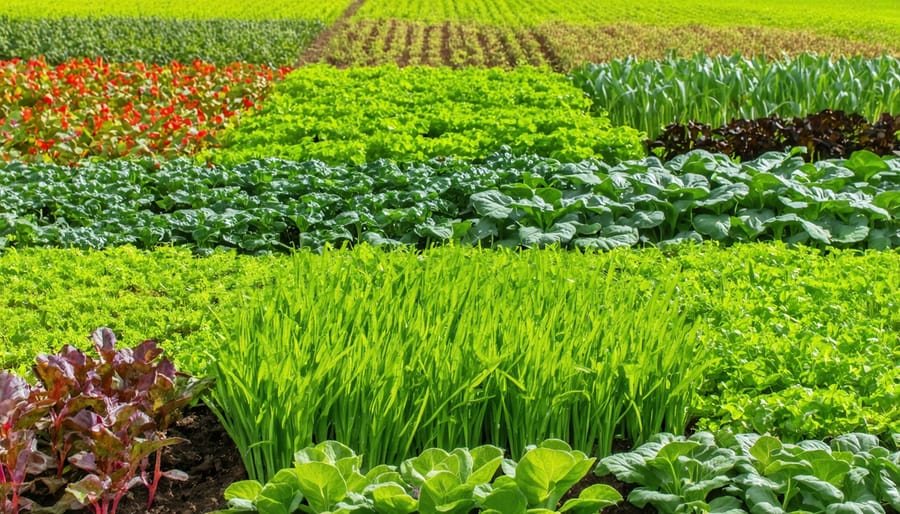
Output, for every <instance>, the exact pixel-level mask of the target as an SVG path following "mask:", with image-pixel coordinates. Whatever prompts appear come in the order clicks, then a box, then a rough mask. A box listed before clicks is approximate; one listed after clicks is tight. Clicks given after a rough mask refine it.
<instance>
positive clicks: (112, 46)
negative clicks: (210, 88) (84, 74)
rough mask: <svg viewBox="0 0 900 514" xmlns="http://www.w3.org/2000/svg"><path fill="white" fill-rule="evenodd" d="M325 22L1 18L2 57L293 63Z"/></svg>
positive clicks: (282, 64)
mask: <svg viewBox="0 0 900 514" xmlns="http://www.w3.org/2000/svg"><path fill="white" fill-rule="evenodd" d="M324 26H325V25H324V24H323V23H322V22H319V21H306V20H238V19H215V20H177V19H167V18H129V17H103V18H75V17H66V18H26V19H16V18H6V17H2V16H0V60H4V59H12V58H16V57H18V58H24V59H28V58H32V57H37V56H44V59H45V60H46V61H47V62H48V63H51V64H59V63H61V62H65V61H67V60H69V59H82V58H84V57H90V58H96V57H102V58H103V59H105V60H107V61H110V62H130V61H143V62H144V63H158V64H168V63H170V62H172V61H180V62H191V61H193V60H195V59H199V60H202V61H206V62H212V63H216V64H230V63H233V62H250V63H258V64H269V65H270V66H275V67H278V66H293V65H295V64H296V62H297V59H298V58H299V56H300V54H301V53H302V52H303V49H304V48H305V47H306V46H307V45H308V44H309V43H310V42H312V40H313V39H314V38H315V37H316V35H317V34H318V33H319V31H321V30H322V29H323V28H324Z"/></svg>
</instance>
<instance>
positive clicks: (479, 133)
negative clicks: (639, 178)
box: [205, 65, 644, 164]
mask: <svg viewBox="0 0 900 514" xmlns="http://www.w3.org/2000/svg"><path fill="white" fill-rule="evenodd" d="M589 105H590V102H589V101H588V100H587V99H586V98H584V94H583V93H582V92H581V91H580V90H579V89H578V88H576V87H573V86H572V85H571V84H570V83H568V81H567V80H566V78H565V77H564V76H562V75H558V74H555V73H552V72H550V71H549V70H547V69H541V68H530V67H523V68H519V69H516V70H514V71H501V70H495V69H490V70H488V69H481V68H468V69H463V70H451V69H448V68H424V67H409V68H402V69H401V68H397V67H396V66H382V67H375V68H351V69H346V70H339V69H335V68H332V67H329V66H323V65H311V66H304V67H303V68H300V69H298V70H295V71H294V72H293V73H291V74H290V75H288V76H287V77H286V78H285V80H284V81H282V82H281V83H279V84H278V85H277V86H276V87H275V90H274V92H273V93H272V94H271V95H270V96H269V98H267V99H266V101H265V102H264V104H263V107H262V108H261V109H260V111H259V112H257V113H254V114H251V115H249V116H246V117H244V118H242V120H241V123H240V125H239V126H237V127H235V128H233V129H231V130H226V131H225V132H224V133H223V134H222V135H221V142H222V145H223V146H224V148H223V149H221V150H211V151H210V152H208V153H207V154H206V155H205V157H206V158H209V159H212V160H214V161H216V162H220V163H235V162H243V161H247V160H249V159H253V158H265V157H281V158H287V159H294V160H307V159H319V160H322V161H325V162H328V163H346V162H354V163H357V164H360V163H364V162H371V161H374V160H376V159H381V158H391V159H395V160H398V161H416V160H418V161H421V160H423V159H425V158H428V157H462V158H482V157H485V156H486V155H488V154H490V153H492V152H495V151H497V150H499V149H500V147H501V146H502V145H509V146H510V147H511V149H512V151H513V152H515V153H517V154H522V153H537V154H539V155H544V156H550V157H555V158H558V159H561V160H577V159H581V158H586V157H594V156H597V157H601V158H604V159H608V160H619V159H628V158H636V157H640V156H641V155H643V153H644V150H643V148H642V146H641V142H640V135H639V134H638V132H637V131H635V130H634V129H631V128H627V127H619V128H611V127H610V123H609V120H607V119H606V118H604V117H602V116H601V117H592V116H590V115H589V114H588V113H587V109H588V107H589Z"/></svg>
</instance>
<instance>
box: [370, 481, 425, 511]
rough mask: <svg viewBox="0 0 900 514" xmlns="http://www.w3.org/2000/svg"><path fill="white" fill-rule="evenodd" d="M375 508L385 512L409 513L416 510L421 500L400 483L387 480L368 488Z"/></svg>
mask: <svg viewBox="0 0 900 514" xmlns="http://www.w3.org/2000/svg"><path fill="white" fill-rule="evenodd" d="M368 494H369V495H370V496H371V498H372V503H373V504H374V505H375V510H377V511H378V512H383V513H396V514H409V513H412V512H416V509H418V506H419V502H418V501H416V499H415V498H413V497H412V496H410V495H409V494H408V493H407V492H406V490H405V489H403V487H402V486H401V485H400V484H397V483H393V482H386V483H381V484H377V485H373V486H371V487H370V488H369V489H368Z"/></svg>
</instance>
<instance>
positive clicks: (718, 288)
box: [0, 244, 900, 458]
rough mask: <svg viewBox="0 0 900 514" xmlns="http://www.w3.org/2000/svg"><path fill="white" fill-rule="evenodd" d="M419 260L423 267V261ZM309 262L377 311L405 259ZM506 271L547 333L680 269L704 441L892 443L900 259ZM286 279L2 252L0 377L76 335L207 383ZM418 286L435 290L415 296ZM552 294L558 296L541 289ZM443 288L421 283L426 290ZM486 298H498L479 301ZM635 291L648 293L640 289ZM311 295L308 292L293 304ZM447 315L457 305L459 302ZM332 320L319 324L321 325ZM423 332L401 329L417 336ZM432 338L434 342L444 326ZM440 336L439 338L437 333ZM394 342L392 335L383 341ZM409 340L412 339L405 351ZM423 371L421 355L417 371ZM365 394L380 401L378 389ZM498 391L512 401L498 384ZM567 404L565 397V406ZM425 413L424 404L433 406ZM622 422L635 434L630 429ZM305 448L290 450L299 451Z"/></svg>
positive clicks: (257, 262)
mask: <svg viewBox="0 0 900 514" xmlns="http://www.w3.org/2000/svg"><path fill="white" fill-rule="evenodd" d="M440 252H441V255H443V256H444V257H443V258H445V259H451V256H452V255H453V254H456V255H457V257H456V258H457V259H458V260H459V261H461V262H465V263H468V264H466V266H477V267H478V268H481V269H482V270H483V271H481V273H483V274H491V273H490V271H491V270H495V269H496V270H498V272H497V275H498V276H503V273H506V271H504V268H505V267H506V266H507V265H508V263H509V262H510V260H511V259H512V256H511V254H507V253H491V252H482V251H478V250H473V249H464V248H455V249H454V248H444V249H442V250H440ZM428 255H429V252H426V253H424V254H423V258H427V256H428ZM306 259H307V265H308V269H307V270H306V273H307V274H308V275H309V276H312V277H318V276H319V275H327V274H328V273H331V275H328V276H333V275H334V274H337V273H339V271H338V270H337V269H335V267H337V266H340V267H343V268H344V269H345V272H346V273H347V274H348V275H349V276H355V277H356V280H357V281H358V283H359V284H364V283H367V281H373V280H376V279H379V280H381V282H378V283H377V284H378V285H379V287H380V288H381V289H373V291H372V294H373V295H374V294H375V292H376V291H381V293H379V294H384V295H387V294H388V292H390V290H391V289H390V288H391V287H392V283H391V282H390V281H388V280H387V279H388V275H390V276H394V275H395V274H399V273H400V272H401V270H402V269H403V268H402V266H403V265H404V263H405V262H406V261H407V260H411V259H412V258H411V256H410V255H408V254H402V253H401V254H398V255H396V256H393V257H379V259H380V260H376V261H371V260H367V258H366V257H365V256H364V254H363V250H356V251H353V252H347V253H341V252H329V253H327V254H326V255H325V256H322V257H312V256H308V257H306ZM518 259H519V260H520V263H521V265H523V266H525V265H527V264H529V263H532V264H533V266H534V269H535V270H538V269H544V268H547V269H552V270H553V271H552V273H551V274H549V275H547V274H544V273H538V272H537V271H535V272H533V273H532V274H531V275H529V276H533V277H534V278H533V279H531V283H530V284H529V287H528V288H527V289H526V290H527V291H531V290H532V289H533V288H538V287H543V288H551V287H553V288H557V289H556V291H557V293H556V296H547V298H548V300H547V301H548V302H550V300H551V299H552V301H553V305H554V306H555V307H553V308H550V307H548V310H547V314H546V316H547V317H548V319H550V318H549V317H550V316H557V315H558V316H562V311H563V310H566V309H569V307H568V305H569V304H568V302H569V298H578V297H585V295H587V294H588V292H587V291H584V290H581V289H579V288H580V286H582V285H584V284H585V283H586V281H594V280H599V278H598V277H596V276H595V275H596V274H597V273H599V272H601V271H609V270H613V272H614V275H615V277H616V278H617V280H619V281H622V282H631V283H635V284H638V283H641V280H648V281H649V280H655V281H664V280H667V279H668V277H667V276H666V274H667V273H668V272H669V271H670V270H671V269H672V267H673V266H674V267H677V268H680V269H681V271H680V274H679V277H680V278H679V282H678V284H677V287H678V292H677V295H678V296H677V302H676V303H677V305H679V307H680V308H681V309H683V310H684V312H685V314H686V315H687V316H688V317H689V318H690V319H691V320H692V321H696V322H697V323H699V331H698V338H699V341H700V343H701V344H702V346H703V347H704V348H706V349H708V352H706V353H705V355H706V358H707V360H708V361H709V362H708V363H709V365H710V366H711V367H710V368H709V369H708V370H707V371H706V373H705V381H704V384H703V385H702V386H701V387H700V388H699V389H698V391H697V392H698V393H699V395H698V396H696V397H695V398H694V405H693V408H692V411H693V412H696V413H697V414H698V415H699V416H700V418H701V419H700V422H699V426H700V427H701V428H710V429H716V428H718V427H731V428H732V429H733V430H735V431H758V432H771V433H773V434H776V435H780V436H781V437H782V438H784V439H785V440H789V441H790V440H799V439H803V438H806V437H825V436H832V435H836V434H838V433H842V432H851V431H868V432H871V433H879V434H880V433H886V432H888V431H890V430H893V431H895V432H900V409H898V405H900V401H898V397H900V385H898V384H900V376H898V373H900V371H898V370H900V308H898V306H900V252H898V251H896V250H894V251H888V252H865V253H859V252H854V251H840V250H835V249H831V250H829V251H828V252H827V254H825V255H823V254H822V253H821V252H820V251H818V250H813V249H809V248H805V247H798V248H793V249H789V248H787V247H785V246H784V245H781V244H745V245H735V246H732V247H729V248H718V247H716V246H714V245H712V244H704V245H698V246H677V247H669V248H667V249H665V250H664V251H660V250H653V249H645V250H641V251H635V250H629V249H620V250H615V251H611V252H606V253H598V254H587V255H580V254H577V253H564V252H554V251H540V252H525V253H523V254H522V255H521V256H520V257H518ZM377 262H380V263H382V264H381V268H383V269H384V271H381V269H379V267H378V266H377V264H375V263H377ZM466 266H462V267H461V268H460V271H454V270H453V269H452V268H448V269H449V270H450V271H447V273H448V274H451V275H452V276H453V277H454V278H453V280H467V279H468V280H470V281H471V282H473V283H476V282H477V281H478V280H481V279H479V278H477V277H480V276H482V275H473V274H471V273H470V274H469V275H466V273H465V272H463V271H462V270H467V269H469V268H468V267H466ZM292 267H293V264H292V258H290V257H284V256H282V257H277V258H276V257H262V258H255V259H250V258H245V257H236V256H234V255H233V254H221V253H216V254H214V255H212V256H211V257H206V258H196V257H191V256H190V253H189V252H188V251H187V250H172V249H162V250H159V251H156V252H152V253H145V252H138V251H135V250H133V249H129V248H121V249H117V250H109V251H104V252H80V251H72V250H39V249H28V250H15V251H14V250H7V251H5V252H4V253H3V254H2V255H0V282H2V283H3V284H4V287H3V288H0V354H2V365H3V367H4V368H6V369H14V370H17V371H24V370H25V369H27V368H29V367H30V365H31V363H32V360H33V358H34V356H35V355H36V354H37V353H39V352H48V351H56V350H58V349H59V347H60V346H62V344H64V343H71V344H77V345H80V347H81V348H83V349H84V348H87V346H88V343H89V342H88V340H87V339H86V338H85V337H84V335H85V334H87V333H90V331H91V330H93V329H94V328H96V327H97V326H101V325H107V326H110V327H112V328H113V329H114V330H115V332H116V334H117V335H118V336H119V339H120V340H123V341H126V342H130V344H136V343H137V342H139V341H142V340H143V339H147V338H156V339H158V340H159V341H160V343H161V345H162V346H163V347H164V348H165V349H166V350H167V351H168V352H171V353H172V354H173V356H174V358H175V360H176V361H177V363H178V366H179V368H184V369H186V370H187V371H188V372H191V373H193V374H195V375H196V374H203V373H204V370H205V366H206V365H207V362H206V358H205V356H203V354H202V352H203V350H205V349H209V348H212V347H214V346H215V345H217V344H219V343H218V342H217V341H221V340H222V336H221V335H220V334H221V333H222V326H221V325H220V324H219V323H217V322H216V321H215V319H216V318H219V319H221V320H222V321H223V322H226V323H227V322H230V321H231V320H232V319H233V314H232V310H231V309H232V308H234V307H237V306H246V307H249V306H251V305H252V304H251V303H250V298H252V297H253V296H255V295H256V294H258V289H257V288H258V287H259V286H260V285H263V284H270V283H272V282H274V281H281V282H282V283H284V281H285V280H287V277H288V276H289V274H291V273H293V272H292ZM329 270H330V271H329ZM563 275H565V276H564V277H563ZM379 277H380V278H379ZM430 277H433V275H428V276H422V277H420V278H418V280H420V281H424V280H426V278H430ZM473 277H474V278H473ZM542 277H543V279H542ZM412 279H413V277H412V276H410V277H409V279H408V280H412ZM326 280H328V279H327V278H321V277H320V278H315V279H314V280H313V282H312V283H313V284H318V286H316V287H320V288H324V287H325V286H326V284H325V283H324V281H326ZM548 280H556V281H558V284H557V283H554V284H552V285H547V284H546V282H547V281H548ZM569 280H572V281H574V282H569ZM486 282H488V283H493V282H496V281H495V280H494V279H491V280H487V281H486ZM441 283H442V281H441V280H440V279H437V278H430V279H429V280H428V282H426V284H425V286H423V287H432V286H436V285H437V284H441ZM398 287H399V285H398ZM497 287H502V284H500V285H498V284H495V283H493V285H490V286H489V288H497ZM572 288H574V289H572ZM647 288H649V285H646V286H643V289H644V290H647ZM311 290H313V286H310V288H309V289H301V290H300V291H301V292H302V291H311ZM488 290H489V289H488ZM486 291H487V290H486ZM357 293H358V294H360V295H361V294H362V291H357ZM545 293H546V291H545ZM485 294H487V293H485ZM546 294H548V295H549V293H546ZM340 295H342V289H341V288H339V287H337V286H335V285H333V284H332V285H331V286H330V287H329V289H328V294H327V295H324V296H320V297H313V298H310V300H309V301H311V302H312V301H318V300H321V301H323V302H325V301H326V298H334V297H338V296H340ZM420 298H421V297H417V296H411V297H402V296H391V297H390V298H387V299H384V300H383V302H382V303H381V304H378V305H372V304H370V303H366V302H365V301H363V300H359V302H358V305H354V306H353V308H354V309H358V310H360V311H361V312H372V311H375V310H378V311H379V312H381V311H383V312H381V315H382V316H386V315H387V314H386V312H387V311H394V310H396V311H398V312H403V309H413V308H415V305H416V303H415V302H417V301H419V299H420ZM529 298H530V297H529ZM328 301H330V302H333V301H334V300H328ZM346 301H347V302H348V303H349V302H350V301H351V300H349V299H348V300H346ZM454 301H456V302H457V304H458V305H462V303H463V301H464V299H463V298H457V299H456V300H454ZM517 301H518V300H517ZM573 301H575V300H573ZM404 302H405V303H404ZM404 305H405V306H404ZM322 308H325V307H324V306H323V307H322ZM348 308H349V306H348ZM497 308H498V307H494V306H493V305H491V306H489V307H488V310H487V311H486V312H485V313H484V314H483V316H485V317H489V316H490V315H491V314H492V313H494V312H495V311H496V309H497ZM537 309H538V305H536V304H535V303H534V301H533V300H529V301H528V303H524V304H523V305H522V307H521V308H520V311H519V312H517V313H515V315H513V316H512V317H511V318H509V319H505V318H497V319H493V318H491V319H488V320H487V321H483V322H481V323H480V324H479V325H478V326H475V327H472V326H465V325H466V324H467V323H468V324H469V325H471V324H472V322H473V321H475V320H476V319H477V318H475V317H474V314H473V315H472V316H470V318H464V319H460V321H459V323H457V326H460V325H462V328H457V330H458V331H460V330H463V331H476V330H477V331H479V332H480V333H487V335H486V336H484V337H488V336H490V334H500V333H502V331H503V330H508V329H507V328H504V327H503V325H504V324H506V325H516V324H521V325H525V326H526V327H534V328H533V331H536V332H537V331H539V329H538V328H537V327H539V326H544V325H543V323H544V321H543V320H544V315H538V314H534V315H533V316H528V315H527V313H528V312H536V310H537ZM614 310H615V308H614ZM354 312H355V311H354ZM605 315H606V314H604V313H603V311H601V310H599V308H597V307H596V306H595V307H593V308H592V309H591V310H590V311H589V312H588V313H587V314H586V316H587V318H588V319H590V318H591V317H594V319H599V318H598V316H605ZM334 316H335V314H334V313H327V316H326V318H328V317H331V318H333V317H334ZM348 316H349V315H345V318H344V325H342V328H340V329H339V331H338V332H337V333H334V334H330V335H329V336H328V337H329V339H325V341H331V340H332V339H334V338H339V337H341V336H348V335H352V334H354V333H361V334H363V335H365V336H366V337H368V338H370V340H372V341H375V340H379V341H381V340H382V335H381V333H377V332H371V333H365V332H362V331H361V328H359V327H361V326H362V325H361V324H360V323H355V322H354V323H351V320H352V318H351V317H348ZM421 316H422V314H416V315H415V316H412V317H411V318H410V319H412V320H417V319H419V320H420V319H422V318H421ZM314 321H315V320H312V321H311V323H313V322H314ZM597 322H599V321H597ZM431 323H432V324H433V325H434V326H435V327H437V326H440V324H441V320H438V319H434V320H432V321H431ZM288 326H289V324H288ZM312 326H313V327H315V324H314V323H313V325H312ZM354 327H357V328H354ZM445 327H446V329H447V330H449V327H450V325H449V321H448V323H447V325H446V326H445ZM485 327H493V328H494V331H493V332H489V331H487V330H486V329H485ZM498 327H499V328H498ZM295 330H297V331H299V332H302V331H300V329H299V328H295ZM516 330H531V329H528V328H517V329H516ZM570 333H573V332H571V331H570V330H568V329H567V328H561V329H560V330H559V331H558V332H557V333H556V337H559V338H560V340H562V339H565V338H566V337H567V335H566V334H570ZM391 337H392V336H390V335H389V334H388V335H385V336H384V339H385V340H389V339H390V338H391ZM479 337H482V336H479ZM528 337H537V336H532V335H531V334H529V335H528ZM420 339H421V338H419V337H413V338H412V342H413V343H418V342H420ZM498 343H499V344H501V346H500V349H502V347H503V345H504V344H506V343H504V342H502V341H500V340H499V339H498ZM323 344H325V343H323ZM510 344H511V343H510ZM422 348H424V347H422ZM413 354H417V353H415V352H414V353H413ZM323 357H324V356H323ZM425 358H427V355H426V356H423V357H421V359H425ZM419 361H420V359H417V360H409V362H410V363H414V362H419ZM348 362H350V361H348ZM353 362H354V366H355V365H356V364H355V361H353ZM410 366H412V364H411V365H410ZM354 369H355V368H354ZM409 370H410V371H409V373H410V376H411V377H414V376H417V373H418V368H414V367H410V368H409ZM348 372H349V371H348ZM579 373H581V372H579ZM584 373H586V372H584ZM375 384H376V386H378V387H385V388H387V385H386V384H387V382H386V380H379V381H376V382H375ZM634 385H635V386H636V387H637V386H639V385H640V383H635V384H634ZM509 388H510V389H515V388H516V386H515V385H513V384H509ZM460 394H462V395H463V396H465V395H469V396H468V397H469V398H471V399H472V400H473V403H472V404H470V405H469V410H468V411H469V412H475V413H477V412H478V410H479V409H480V408H482V407H483V404H482V403H478V401H477V400H478V399H479V398H482V396H480V395H481V394H482V388H481V387H476V388H475V389H473V390H472V391H469V392H465V391H463V392H460ZM575 399H576V396H574V395H573V396H571V397H567V398H565V400H566V401H574V400H575ZM542 401H543V400H542ZM559 401H563V399H560V400H559ZM430 405H434V404H433V403H432V398H430V397H429V406H430ZM278 412H284V411H283V409H281V410H278ZM384 412H390V410H389V409H387V408H383V412H379V416H382V415H383V414H384ZM652 412H654V411H653V410H652V409H647V410H646V413H652ZM253 419H255V418H253ZM261 419H263V420H265V419H267V418H265V417H263V418H261ZM366 419H368V418H366ZM424 419H427V416H426V415H425V414H423V420H424ZM395 420H396V422H397V423H401V422H403V421H404V420H403V419H399V418H395ZM358 422H361V421H359V420H358ZM628 422H629V423H631V424H633V425H634V426H635V427H636V426H637V423H638V420H637V419H631V420H630V421H628ZM655 423H656V422H654V424H655ZM458 428H459V429H460V430H463V429H467V430H472V429H471V428H466V427H463V426H458ZM512 428H516V427H515V426H512ZM366 430H369V429H366ZM630 430H637V428H633V429H630ZM360 431H362V428H360ZM491 442H493V441H491ZM569 442H572V443H574V441H571V440H569ZM285 444H290V443H285ZM302 446H303V444H299V443H298V445H297V446H296V447H295V448H300V447H302ZM367 454H368V453H367ZM601 456H602V455H601ZM373 458H374V457H373Z"/></svg>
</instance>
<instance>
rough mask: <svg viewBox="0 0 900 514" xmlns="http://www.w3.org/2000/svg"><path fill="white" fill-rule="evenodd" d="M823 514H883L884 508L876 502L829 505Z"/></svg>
mask: <svg viewBox="0 0 900 514" xmlns="http://www.w3.org/2000/svg"><path fill="white" fill-rule="evenodd" d="M825 514H884V508H883V507H882V506H881V504H879V503H878V502H876V501H867V502H846V503H831V504H828V505H827V506H826V507H825Z"/></svg>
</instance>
